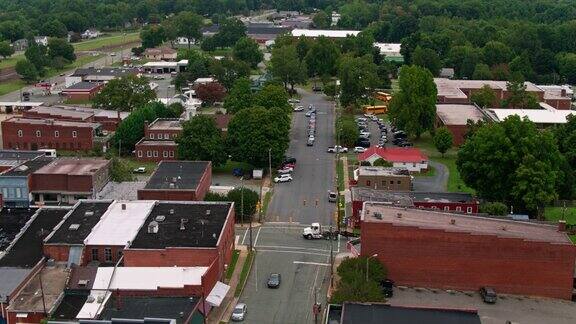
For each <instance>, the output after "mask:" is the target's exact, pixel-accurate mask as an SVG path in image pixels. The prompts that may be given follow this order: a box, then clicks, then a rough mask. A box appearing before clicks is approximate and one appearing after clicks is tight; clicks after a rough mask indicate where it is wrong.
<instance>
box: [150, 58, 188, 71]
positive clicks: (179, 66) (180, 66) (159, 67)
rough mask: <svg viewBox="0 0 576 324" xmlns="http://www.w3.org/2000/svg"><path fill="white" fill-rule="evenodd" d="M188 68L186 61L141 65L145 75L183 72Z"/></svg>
mask: <svg viewBox="0 0 576 324" xmlns="http://www.w3.org/2000/svg"><path fill="white" fill-rule="evenodd" d="M186 67H188V60H180V61H178V62H166V61H157V62H148V63H145V64H144V65H142V68H143V69H144V72H147V73H172V72H183V71H184V70H186Z"/></svg>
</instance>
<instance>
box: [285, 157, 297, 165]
mask: <svg viewBox="0 0 576 324" xmlns="http://www.w3.org/2000/svg"><path fill="white" fill-rule="evenodd" d="M282 163H283V164H288V163H292V164H294V163H296V158H294V157H291V156H286V157H284V161H283V162H282Z"/></svg>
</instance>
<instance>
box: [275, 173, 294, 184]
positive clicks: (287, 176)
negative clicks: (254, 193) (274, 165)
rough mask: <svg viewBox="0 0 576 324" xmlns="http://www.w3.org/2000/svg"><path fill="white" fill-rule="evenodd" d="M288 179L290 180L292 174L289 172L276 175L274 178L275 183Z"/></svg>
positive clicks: (287, 180)
mask: <svg viewBox="0 0 576 324" xmlns="http://www.w3.org/2000/svg"><path fill="white" fill-rule="evenodd" d="M290 181H292V176H291V175H289V174H281V175H279V176H277V177H276V178H274V182H275V183H279V182H290Z"/></svg>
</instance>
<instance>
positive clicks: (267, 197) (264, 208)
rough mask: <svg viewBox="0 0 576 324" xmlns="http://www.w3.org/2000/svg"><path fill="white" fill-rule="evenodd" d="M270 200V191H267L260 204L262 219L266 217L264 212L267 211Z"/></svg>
mask: <svg viewBox="0 0 576 324" xmlns="http://www.w3.org/2000/svg"><path fill="white" fill-rule="evenodd" d="M270 199H272V191H268V192H266V194H265V195H264V202H262V215H264V217H266V211H268V205H270Z"/></svg>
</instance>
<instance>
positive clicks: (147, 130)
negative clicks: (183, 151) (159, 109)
mask: <svg viewBox="0 0 576 324" xmlns="http://www.w3.org/2000/svg"><path fill="white" fill-rule="evenodd" d="M180 133H182V124H181V123H180V119H178V118H158V119H156V120H154V121H153V122H152V123H151V124H148V123H145V124H144V137H145V138H147V139H150V140H174V139H176V137H178V135H180Z"/></svg>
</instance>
